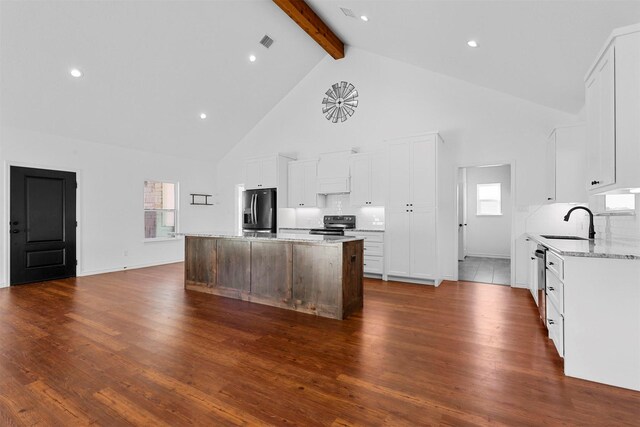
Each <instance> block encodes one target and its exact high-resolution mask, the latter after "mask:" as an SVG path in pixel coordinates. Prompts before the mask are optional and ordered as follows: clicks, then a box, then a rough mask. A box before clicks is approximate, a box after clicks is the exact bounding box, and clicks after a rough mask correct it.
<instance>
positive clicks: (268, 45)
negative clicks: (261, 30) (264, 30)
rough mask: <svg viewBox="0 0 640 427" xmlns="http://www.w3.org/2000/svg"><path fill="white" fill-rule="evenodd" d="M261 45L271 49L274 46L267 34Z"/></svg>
mask: <svg viewBox="0 0 640 427" xmlns="http://www.w3.org/2000/svg"><path fill="white" fill-rule="evenodd" d="M260 44H261V45H262V46H264V47H266V48H267V49H269V48H270V47H271V45H272V44H273V39H272V38H271V37H269V36H268V35H266V34H265V35H264V37H263V38H262V40H260Z"/></svg>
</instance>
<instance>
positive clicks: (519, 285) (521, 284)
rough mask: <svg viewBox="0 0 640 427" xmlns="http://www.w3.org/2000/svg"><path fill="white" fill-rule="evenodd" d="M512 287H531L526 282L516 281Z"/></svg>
mask: <svg viewBox="0 0 640 427" xmlns="http://www.w3.org/2000/svg"><path fill="white" fill-rule="evenodd" d="M511 287H512V288H521V289H529V285H527V284H525V283H514V284H512V285H511Z"/></svg>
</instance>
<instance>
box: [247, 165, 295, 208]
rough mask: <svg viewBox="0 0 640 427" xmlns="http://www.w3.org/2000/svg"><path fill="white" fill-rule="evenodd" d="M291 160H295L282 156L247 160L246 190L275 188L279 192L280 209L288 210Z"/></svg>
mask: <svg viewBox="0 0 640 427" xmlns="http://www.w3.org/2000/svg"><path fill="white" fill-rule="evenodd" d="M291 160H293V159H291V158H289V157H287V156H283V155H282V154H274V155H271V156H265V157H258V158H254V159H247V160H245V171H244V179H245V181H244V188H245V189H247V190H258V189H262V188H275V189H277V190H278V193H277V198H278V208H286V207H287V206H288V202H287V199H288V197H287V196H288V193H289V191H288V188H287V187H288V180H287V171H288V168H287V163H288V162H290V161H291Z"/></svg>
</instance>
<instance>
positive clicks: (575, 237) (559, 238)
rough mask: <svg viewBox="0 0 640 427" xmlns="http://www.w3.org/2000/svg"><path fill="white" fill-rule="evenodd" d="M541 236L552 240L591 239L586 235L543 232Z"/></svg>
mask: <svg viewBox="0 0 640 427" xmlns="http://www.w3.org/2000/svg"><path fill="white" fill-rule="evenodd" d="M540 237H544V238H545V239H551V240H589V239H587V238H585V237H578V236H554V235H551V234H546V235H545V234H541V235H540Z"/></svg>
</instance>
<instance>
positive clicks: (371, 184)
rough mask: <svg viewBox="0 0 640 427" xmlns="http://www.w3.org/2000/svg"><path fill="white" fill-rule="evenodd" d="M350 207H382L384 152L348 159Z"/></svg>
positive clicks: (383, 198) (359, 155)
mask: <svg viewBox="0 0 640 427" xmlns="http://www.w3.org/2000/svg"><path fill="white" fill-rule="evenodd" d="M350 171H351V193H350V200H351V205H352V206H384V203H385V197H386V188H387V179H388V178H387V160H386V157H385V153H384V152H373V153H362V154H354V155H352V156H351V159H350Z"/></svg>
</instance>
